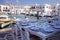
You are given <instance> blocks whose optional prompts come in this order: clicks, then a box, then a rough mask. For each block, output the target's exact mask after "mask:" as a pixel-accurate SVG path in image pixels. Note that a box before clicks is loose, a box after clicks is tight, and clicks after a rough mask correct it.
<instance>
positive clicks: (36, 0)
mask: <svg viewBox="0 0 60 40" xmlns="http://www.w3.org/2000/svg"><path fill="white" fill-rule="evenodd" d="M17 2H18V3H17ZM10 3H12V4H45V3H48V4H56V3H60V0H0V4H10Z"/></svg>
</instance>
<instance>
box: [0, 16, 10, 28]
mask: <svg viewBox="0 0 60 40" xmlns="http://www.w3.org/2000/svg"><path fill="white" fill-rule="evenodd" d="M10 23H11V19H10V18H9V16H8V15H0V29H3V28H5V27H7V26H8V25H9V24H10Z"/></svg>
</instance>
